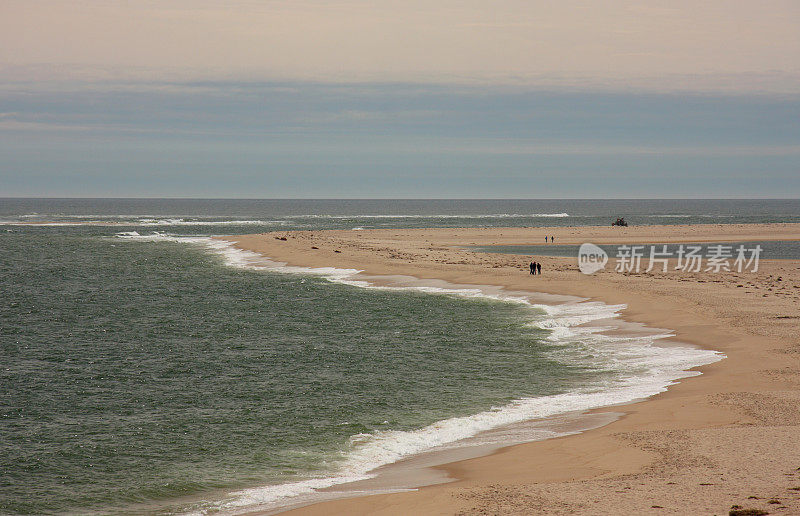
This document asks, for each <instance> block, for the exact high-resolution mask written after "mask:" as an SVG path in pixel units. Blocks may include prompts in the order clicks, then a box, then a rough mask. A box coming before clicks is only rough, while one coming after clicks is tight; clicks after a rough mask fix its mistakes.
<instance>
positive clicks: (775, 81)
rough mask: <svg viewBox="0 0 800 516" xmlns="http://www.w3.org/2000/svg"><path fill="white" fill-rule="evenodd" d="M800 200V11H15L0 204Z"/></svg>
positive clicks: (389, 7)
mask: <svg viewBox="0 0 800 516" xmlns="http://www.w3.org/2000/svg"><path fill="white" fill-rule="evenodd" d="M2 196H37V197H39V196H48V197H52V196H56V197H73V196H78V197H249V198H279V197H283V198H314V197H325V198H332V197H342V198H358V197H389V198H391V197H404V198H448V197H449V198H559V197H560V198H593V197H615V198H620V197H637V198H642V197H790V198H797V197H800V2H797V1H796V0H787V1H778V0H766V1H762V2H752V1H734V0H727V1H720V0H708V1H705V2H696V1H693V2H689V1H684V0H672V1H670V2H653V1H650V0H641V1H630V2H627V1H626V2H623V1H608V0H594V1H572V0H563V1H559V2H553V1H543V0H525V1H517V0H496V1H492V2H488V1H473V0H460V1H458V2H455V1H450V0H439V1H432V0H428V1H425V2H423V1H419V0H405V1H395V0H372V1H361V0H340V1H336V2H333V1H328V0H321V1H308V0H292V1H283V0H228V1H219V0H161V1H155V0H152V1H151V0H138V1H134V0H126V1H123V0H71V1H66V0H62V1H54V0H24V1H21V0H3V1H2V2H0V197H2Z"/></svg>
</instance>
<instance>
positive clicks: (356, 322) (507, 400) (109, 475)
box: [0, 199, 800, 514]
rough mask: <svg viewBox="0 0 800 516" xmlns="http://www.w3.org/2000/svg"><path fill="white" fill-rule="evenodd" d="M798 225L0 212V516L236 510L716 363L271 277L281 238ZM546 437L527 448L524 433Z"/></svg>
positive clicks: (751, 216)
mask: <svg viewBox="0 0 800 516" xmlns="http://www.w3.org/2000/svg"><path fill="white" fill-rule="evenodd" d="M617 216H624V217H625V218H626V219H627V220H628V221H629V222H630V223H632V224H637V225H639V224H661V223H676V222H680V223H684V224H696V223H720V224H727V223H744V222H800V202H798V201H764V200H757V201H756V200H754V201H746V200H745V201H742V200H735V201H733V200H731V201H720V200H714V201H701V200H692V201H685V200H673V201H669V200H659V201H645V200H640V201H600V200H584V201H576V200H569V201H565V200H551V201H496V200H489V201H477V200H470V201H454V200H442V201H418V200H415V201H383V200H371V201H368V200H364V201H348V200H320V201H313V200H301V201H297V200H293V201H286V200H165V199H141V200H140V199H136V200H131V199H116V200H115V199H85V200H76V199H0V256H1V257H2V259H1V260H0V271H2V274H0V287H1V288H2V293H3V298H2V304H0V359H2V362H0V365H1V366H2V367H0V443H2V453H0V513H2V514H236V513H239V512H246V511H249V510H254V509H263V508H274V507H280V506H282V505H286V504H290V503H294V502H296V501H297V500H299V499H303V498H302V497H306V499H309V498H308V497H313V496H314V495H315V493H316V489H319V488H321V487H325V486H331V485H336V484H340V483H343V482H346V481H349V480H355V479H364V478H369V477H370V476H371V474H372V473H371V470H373V469H374V468H376V467H378V466H382V465H386V464H391V463H393V462H395V461H397V460H399V459H402V458H406V457H409V456H413V455H414V454H417V453H421V452H425V451H429V450H435V449H443V448H447V447H453V446H460V445H464V444H465V443H466V444H468V443H469V440H470V439H474V438H475V437H476V436H480V435H481V433H482V432H486V431H487V430H492V429H497V428H501V427H503V426H504V425H510V424H516V423H520V422H523V421H527V420H531V419H537V418H546V417H549V416H555V415H559V414H565V413H571V412H574V411H580V410H586V409H590V408H594V407H599V406H606V405H611V404H615V403H624V402H627V401H631V400H634V399H639V398H642V397H646V396H650V395H653V394H655V393H657V392H661V391H663V390H664V389H665V388H666V387H667V386H668V385H669V384H671V383H672V382H674V381H675V380H677V379H679V378H683V377H687V376H691V375H693V374H696V373H693V372H687V371H686V370H687V369H688V368H691V367H693V366H697V365H701V364H706V363H710V362H712V361H715V360H718V359H720V358H721V357H720V355H719V354H717V353H715V352H712V351H705V350H699V349H694V348H691V347H688V346H686V347H682V346H670V347H661V346H658V341H659V340H660V339H663V338H665V337H668V336H669V334H657V333H654V334H641V335H637V336H616V337H612V336H609V335H605V334H602V333H600V332H599V330H600V329H602V327H585V326H580V325H581V324H582V323H585V322H590V321H593V320H598V321H602V320H607V319H609V318H613V317H616V316H617V315H618V314H619V312H620V310H622V309H623V307H622V306H610V305H604V304H602V303H568V304H565V305H553V304H548V303H545V302H542V301H541V300H540V299H537V298H535V297H529V296H525V295H523V294H520V293H500V294H498V293H497V292H493V291H491V290H486V289H483V290H482V289H480V288H477V287H476V288H457V287H455V286H452V287H450V286H447V285H438V286H435V287H432V286H430V285H423V284H421V283H420V284H419V285H415V284H413V283H412V284H409V285H407V286H405V287H404V288H382V287H377V286H375V285H373V284H371V283H370V282H369V281H365V280H364V279H363V278H360V277H359V276H357V275H356V274H355V272H356V271H348V270H340V269H333V268H326V269H302V268H293V267H286V266H283V265H281V264H277V263H274V262H271V261H269V260H268V259H266V258H264V257H260V256H257V255H254V254H252V253H247V252H244V251H239V250H236V249H234V248H232V247H230V246H228V245H227V244H225V243H223V242H221V241H218V240H212V239H211V238H210V237H211V236H214V235H227V234H244V233H257V232H266V231H274V230H294V229H314V230H319V229H353V228H365V229H366V228H409V227H467V226H469V227H473V226H478V227H506V226H526V227H535V226H556V225H557V226H569V225H593V224H603V225H605V224H608V223H609V221H610V220H613V219H614V218H616V217H617ZM552 435H556V434H555V433H553V432H547V431H543V432H541V433H540V436H539V438H543V437H547V436H552Z"/></svg>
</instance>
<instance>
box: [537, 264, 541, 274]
mask: <svg viewBox="0 0 800 516" xmlns="http://www.w3.org/2000/svg"><path fill="white" fill-rule="evenodd" d="M541 273H542V264H541V263H539V262H536V274H541Z"/></svg>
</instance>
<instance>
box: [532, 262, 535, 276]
mask: <svg viewBox="0 0 800 516" xmlns="http://www.w3.org/2000/svg"><path fill="white" fill-rule="evenodd" d="M531 274H536V262H531Z"/></svg>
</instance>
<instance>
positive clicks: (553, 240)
mask: <svg viewBox="0 0 800 516" xmlns="http://www.w3.org/2000/svg"><path fill="white" fill-rule="evenodd" d="M555 241H556V237H554V236H550V243H551V244H552V243H553V242H555Z"/></svg>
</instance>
